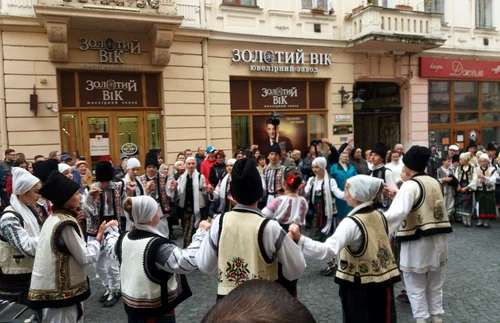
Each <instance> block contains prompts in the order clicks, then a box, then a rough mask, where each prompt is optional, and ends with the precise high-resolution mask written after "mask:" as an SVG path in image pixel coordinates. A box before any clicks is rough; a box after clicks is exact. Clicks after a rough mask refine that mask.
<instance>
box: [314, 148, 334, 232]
mask: <svg viewBox="0 0 500 323" xmlns="http://www.w3.org/2000/svg"><path fill="white" fill-rule="evenodd" d="M312 164H313V165H317V166H318V167H319V168H321V169H323V170H324V171H325V176H324V177H323V196H324V198H325V201H324V203H325V215H326V218H327V220H326V225H325V227H324V228H323V229H322V230H321V232H323V233H324V234H329V233H330V230H331V229H332V224H333V222H332V219H333V203H334V202H335V200H334V199H332V191H331V188H330V175H329V174H328V171H327V170H326V166H327V162H326V158H325V157H317V158H315V159H314V160H313V162H312Z"/></svg>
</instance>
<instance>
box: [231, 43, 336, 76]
mask: <svg viewBox="0 0 500 323" xmlns="http://www.w3.org/2000/svg"><path fill="white" fill-rule="evenodd" d="M306 57H307V58H308V62H306ZM331 57H332V54H327V53H309V54H306V53H304V50H303V49H297V50H296V51H295V52H282V51H271V50H249V49H244V50H239V49H233V58H232V61H233V62H235V63H240V62H243V63H249V64H250V65H249V69H250V71H252V72H270V73H313V74H316V73H318V71H319V68H320V67H321V66H330V65H332V61H331Z"/></svg>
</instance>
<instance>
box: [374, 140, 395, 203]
mask: <svg viewBox="0 0 500 323" xmlns="http://www.w3.org/2000/svg"><path fill="white" fill-rule="evenodd" d="M386 155H387V147H386V146H385V145H384V144H383V143H381V142H377V143H376V144H375V147H374V148H373V149H372V151H371V162H372V167H371V169H370V171H369V172H368V175H370V176H372V177H376V178H380V179H382V180H383V181H384V184H385V185H387V186H388V187H389V188H390V189H397V188H398V186H397V184H396V182H395V181H394V176H393V174H392V171H391V170H390V169H388V168H387V167H385V163H384V160H385V156H386ZM389 205H390V198H389V197H388V196H387V195H386V194H385V192H383V193H382V194H381V195H380V196H379V200H378V201H375V202H374V203H373V207H374V208H375V209H377V210H381V211H384V210H387V208H388V207H389Z"/></svg>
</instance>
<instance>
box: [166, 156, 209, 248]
mask: <svg viewBox="0 0 500 323" xmlns="http://www.w3.org/2000/svg"><path fill="white" fill-rule="evenodd" d="M186 168H187V169H186V172H184V174H182V176H181V177H180V178H179V180H178V181H177V182H175V181H173V182H172V184H171V185H170V186H169V188H168V194H169V196H170V197H171V198H178V200H179V207H180V208H181V212H180V213H181V214H183V221H182V228H183V232H184V248H187V246H189V244H190V243H191V240H192V236H193V232H195V231H196V229H197V228H198V226H199V224H200V221H201V220H202V216H201V215H202V209H203V208H204V207H205V198H204V196H203V194H205V192H208V193H212V190H213V188H212V187H211V186H210V185H207V182H206V180H205V176H203V174H200V173H199V172H198V170H197V169H196V159H195V158H194V157H188V158H187V159H186Z"/></svg>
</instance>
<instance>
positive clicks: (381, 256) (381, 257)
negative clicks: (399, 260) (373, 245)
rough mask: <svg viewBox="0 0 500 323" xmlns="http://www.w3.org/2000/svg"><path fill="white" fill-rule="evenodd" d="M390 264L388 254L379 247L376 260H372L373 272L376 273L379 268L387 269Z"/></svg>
mask: <svg viewBox="0 0 500 323" xmlns="http://www.w3.org/2000/svg"><path fill="white" fill-rule="evenodd" d="M390 264H391V259H390V257H389V252H387V249H385V248H384V247H380V249H379V250H378V252H377V259H376V260H372V267H373V271H374V272H376V273H378V272H379V271H380V269H381V268H383V269H387V267H389V265H390Z"/></svg>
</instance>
